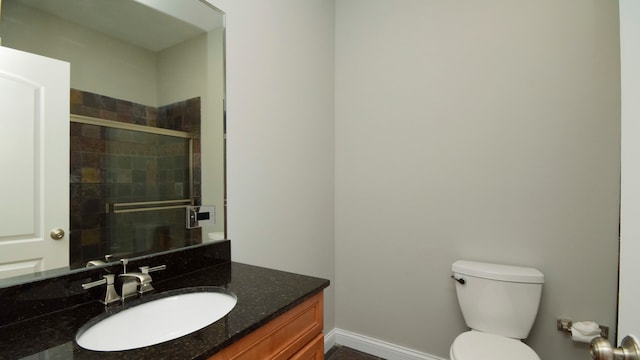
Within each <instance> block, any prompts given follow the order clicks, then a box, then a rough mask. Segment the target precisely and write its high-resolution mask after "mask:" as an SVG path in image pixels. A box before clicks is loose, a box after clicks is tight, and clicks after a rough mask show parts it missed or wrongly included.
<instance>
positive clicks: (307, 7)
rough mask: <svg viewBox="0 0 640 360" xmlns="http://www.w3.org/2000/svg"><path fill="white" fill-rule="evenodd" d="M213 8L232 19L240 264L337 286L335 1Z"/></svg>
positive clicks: (217, 0) (225, 2)
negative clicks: (273, 269)
mask: <svg viewBox="0 0 640 360" xmlns="http://www.w3.org/2000/svg"><path fill="white" fill-rule="evenodd" d="M209 1H210V2H211V3H212V4H213V5H214V6H217V7H218V8H220V9H221V10H223V11H225V13H226V14H227V16H226V49H227V65H226V66H227V111H228V112H227V131H228V140H227V147H228V154H227V160H228V167H227V178H228V190H227V196H228V201H229V205H228V206H229V209H228V217H229V218H228V234H229V238H230V239H231V241H232V256H233V260H234V261H240V262H245V263H250V264H254V265H260V266H268V267H272V268H276V269H282V270H286V271H293V272H298V273H303V274H308V275H313V276H318V277H323V278H327V279H330V280H331V281H332V283H333V281H334V280H335V277H334V238H333V236H334V225H333V223H334V213H333V209H334V199H333V196H334V191H333V179H334V178H333V174H334V160H333V156H334V140H333V139H334V122H333V120H334V117H333V109H334V105H333V103H334V92H333V90H334V80H333V77H334V71H333V54H334V38H333V29H334V6H333V1H300V0H274V1H264V0H243V1H235V0H209ZM333 294H334V292H333V285H332V286H331V287H330V288H329V289H327V290H326V291H325V328H326V329H327V330H330V329H332V328H333V319H334V310H333V308H334V306H333V304H334V301H333V299H334V295H333Z"/></svg>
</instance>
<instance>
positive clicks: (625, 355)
mask: <svg viewBox="0 0 640 360" xmlns="http://www.w3.org/2000/svg"><path fill="white" fill-rule="evenodd" d="M590 352H591V358H592V359H593V360H640V346H638V342H637V341H636V339H635V338H634V337H633V336H625V338H624V339H622V342H621V343H620V347H619V348H615V349H614V348H613V346H611V343H609V341H608V340H607V339H605V338H603V337H597V338H595V339H593V340H591V349H590Z"/></svg>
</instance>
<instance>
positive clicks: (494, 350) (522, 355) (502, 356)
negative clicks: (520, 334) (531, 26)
mask: <svg viewBox="0 0 640 360" xmlns="http://www.w3.org/2000/svg"><path fill="white" fill-rule="evenodd" d="M450 355H451V360H514V359H518V360H540V357H538V355H537V354H536V353H535V351H533V350H532V349H531V348H530V347H528V346H527V345H525V344H524V343H522V342H521V341H519V340H516V339H511V338H507V337H504V336H499V335H494V334H488V333H483V332H480V331H475V330H471V331H467V332H464V333H462V334H460V335H458V337H457V338H456V339H455V340H454V341H453V344H452V345H451V350H450Z"/></svg>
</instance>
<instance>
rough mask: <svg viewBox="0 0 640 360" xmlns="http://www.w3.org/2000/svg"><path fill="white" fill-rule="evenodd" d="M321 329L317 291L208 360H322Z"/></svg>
mask: <svg viewBox="0 0 640 360" xmlns="http://www.w3.org/2000/svg"><path fill="white" fill-rule="evenodd" d="M323 326H324V321H323V294H322V292H320V293H318V294H316V295H314V296H313V297H312V298H310V299H307V300H306V301H305V302H303V303H302V304H300V305H298V306H296V307H295V308H293V309H291V310H289V311H287V312H286V313H284V314H282V315H280V316H279V317H277V318H275V319H274V320H272V321H270V322H268V323H267V324H266V325H264V326H262V327H261V328H259V329H258V330H256V331H254V332H252V333H250V334H249V335H247V336H245V337H243V338H242V339H240V340H238V341H237V342H235V343H233V344H231V345H229V346H228V347H226V348H224V349H222V350H220V352H218V353H216V354H215V355H213V356H211V357H210V358H209V360H255V359H274V360H285V359H294V360H322V359H324V335H323V333H322V330H323Z"/></svg>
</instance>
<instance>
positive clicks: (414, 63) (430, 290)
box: [335, 0, 620, 360]
mask: <svg viewBox="0 0 640 360" xmlns="http://www.w3.org/2000/svg"><path fill="white" fill-rule="evenodd" d="M617 10H618V9H617V2H614V1H601V0H567V1H560V2H559V1H556V0H543V1H511V0H485V1H477V2H469V1H466V2H463V1H445V0H437V1H436V0H434V1H420V0H402V1H398V0H338V1H336V138H335V142H336V150H335V151H336V155H335V156H336V183H335V184H336V185H335V186H336V190H335V191H336V259H335V261H336V279H337V280H336V327H338V328H341V329H345V330H349V331H353V332H355V333H359V334H363V335H368V336H371V337H373V338H377V339H381V340H385V341H388V342H391V343H394V344H397V345H401V346H406V347H409V348H412V349H416V350H419V351H422V352H425V353H429V354H432V355H436V356H440V357H443V358H448V351H449V345H450V344H451V342H452V341H453V339H454V338H455V336H456V335H457V334H458V333H460V332H461V331H464V330H465V326H464V322H463V320H462V317H461V315H460V312H459V309H458V304H457V303H456V297H455V292H454V285H453V282H452V281H451V279H449V275H450V265H451V263H452V262H453V261H455V260H456V259H471V260H484V261H493V262H501V263H508V264H522V265H528V266H534V267H537V268H538V269H540V270H541V271H542V272H543V273H544V274H545V275H546V282H545V285H544V290H543V298H542V306H541V308H540V313H539V316H538V319H537V323H536V325H535V327H534V329H533V331H532V333H531V336H530V338H529V339H528V340H527V343H529V344H530V345H531V346H532V347H533V348H534V349H535V350H536V351H537V352H538V354H539V355H540V356H541V358H542V359H549V360H551V359H575V360H578V359H585V358H587V357H588V356H589V355H588V352H587V346H586V344H575V343H572V342H571V341H569V340H568V339H567V336H566V335H565V334H563V333H560V332H558V331H556V329H555V319H556V318H557V317H567V318H571V319H574V320H594V321H597V322H600V323H602V324H606V325H609V326H612V327H613V329H615V308H616V283H617V281H616V279H617V274H616V270H617V269H616V266H617V248H618V242H617V233H618V196H619V161H620V155H619V152H620V150H619V147H620V120H619V119H620V110H619V106H620V105H619V102H620V93H619V87H620V80H619V45H618V44H619V42H618V14H617Z"/></svg>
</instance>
